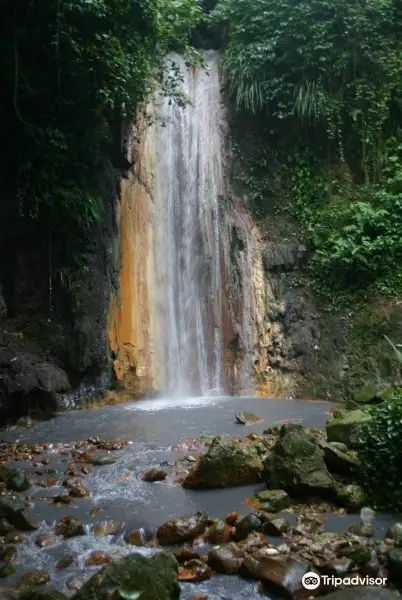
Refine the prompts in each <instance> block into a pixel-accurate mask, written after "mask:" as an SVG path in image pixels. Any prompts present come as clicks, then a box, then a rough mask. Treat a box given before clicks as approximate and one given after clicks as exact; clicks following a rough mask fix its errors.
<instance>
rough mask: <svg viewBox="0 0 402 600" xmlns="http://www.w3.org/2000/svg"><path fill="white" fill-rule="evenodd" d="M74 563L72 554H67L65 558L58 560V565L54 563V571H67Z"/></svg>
mask: <svg viewBox="0 0 402 600" xmlns="http://www.w3.org/2000/svg"><path fill="white" fill-rule="evenodd" d="M73 563H74V556H73V555H72V554H69V555H68V556H65V557H64V558H61V559H60V560H59V562H58V563H56V569H57V570H58V571H61V570H63V569H68V567H71V565H72V564H73Z"/></svg>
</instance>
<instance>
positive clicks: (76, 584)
mask: <svg viewBox="0 0 402 600" xmlns="http://www.w3.org/2000/svg"><path fill="white" fill-rule="evenodd" d="M86 581H87V577H85V576H84V575H76V576H74V577H70V579H68V580H67V581H66V586H67V588H68V589H69V590H71V591H72V592H78V591H79V590H80V589H81V588H82V586H83V585H84V583H86Z"/></svg>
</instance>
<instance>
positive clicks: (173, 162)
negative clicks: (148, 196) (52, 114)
mask: <svg viewBox="0 0 402 600" xmlns="http://www.w3.org/2000/svg"><path fill="white" fill-rule="evenodd" d="M172 61H173V62H174V63H175V66H176V68H177V67H178V68H180V72H181V73H182V75H183V83H182V91H183V93H184V94H185V95H186V97H187V98H188V100H189V102H190V104H189V105H188V106H187V107H186V108H185V109H183V108H180V107H179V106H178V105H177V104H175V103H173V102H172V101H171V100H170V99H168V98H165V99H164V100H163V99H162V98H159V99H157V100H156V124H155V126H154V147H155V163H154V178H155V183H154V202H155V210H156V215H157V220H156V230H155V247H156V252H155V256H156V259H157V260H156V265H155V267H156V286H157V290H158V301H159V307H158V314H157V319H158V323H159V327H160V329H161V331H163V336H161V339H162V340H163V341H162V344H163V357H164V361H163V363H162V364H161V369H162V370H163V371H164V377H163V382H164V388H165V390H166V391H168V392H170V393H172V392H173V393H176V394H181V395H183V394H200V393H201V394H203V395H204V394H209V393H210V392H211V391H213V392H215V393H219V392H220V391H221V390H222V354H223V352H222V343H223V340H222V318H223V317H222V301H221V296H222V293H223V292H222V290H223V285H222V276H221V224H220V214H219V201H220V198H221V197H222V196H223V191H224V182H223V166H224V158H223V148H222V141H221V129H222V115H221V106H220V96H219V94H220V89H219V76H218V69H217V62H216V59H215V56H214V55H207V56H206V68H205V69H189V68H187V67H186V66H185V64H184V60H183V58H181V57H180V56H175V57H174V58H172Z"/></svg>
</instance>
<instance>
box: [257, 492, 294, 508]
mask: <svg viewBox="0 0 402 600" xmlns="http://www.w3.org/2000/svg"><path fill="white" fill-rule="evenodd" d="M256 502H257V503H258V504H259V505H260V506H261V508H262V509H263V510H265V511H267V512H273V513H274V512H278V511H280V510H284V509H285V508H288V507H289V506H290V505H291V499H290V497H289V495H288V494H287V493H286V492H285V490H263V491H262V492H258V494H256Z"/></svg>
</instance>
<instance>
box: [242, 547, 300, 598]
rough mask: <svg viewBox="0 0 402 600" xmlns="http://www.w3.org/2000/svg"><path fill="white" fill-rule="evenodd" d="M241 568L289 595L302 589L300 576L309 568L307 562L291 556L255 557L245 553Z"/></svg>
mask: <svg viewBox="0 0 402 600" xmlns="http://www.w3.org/2000/svg"><path fill="white" fill-rule="evenodd" d="M243 568H244V569H245V571H246V572H247V573H248V574H249V575H252V576H253V577H255V578H256V579H261V580H262V581H264V582H268V583H270V584H274V585H276V586H278V587H280V588H282V589H283V590H284V591H285V592H286V593H287V594H288V595H289V596H292V597H293V595H295V594H296V593H297V592H299V591H302V590H303V587H302V583H301V580H302V577H303V575H304V574H305V573H307V572H308V570H309V565H308V563H302V562H299V561H297V560H294V559H293V558H286V559H282V560H281V559H277V558H273V557H271V556H261V557H260V558H258V559H257V558H255V557H253V556H251V555H249V554H248V555H246V557H245V558H244V562H243Z"/></svg>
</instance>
